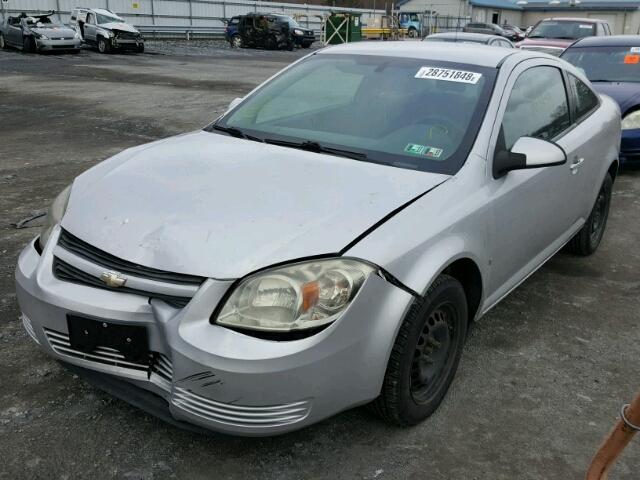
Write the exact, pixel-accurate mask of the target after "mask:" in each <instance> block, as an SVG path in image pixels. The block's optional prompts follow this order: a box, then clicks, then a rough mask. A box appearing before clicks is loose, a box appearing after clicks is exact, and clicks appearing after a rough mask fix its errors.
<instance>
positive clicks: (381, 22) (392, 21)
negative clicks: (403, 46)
mask: <svg viewBox="0 0 640 480" xmlns="http://www.w3.org/2000/svg"><path fill="white" fill-rule="evenodd" d="M406 34H407V30H406V29H404V28H400V23H399V22H398V17H397V16H395V15H382V16H380V17H376V18H375V19H374V20H373V24H372V25H367V26H366V27H363V28H362V36H363V37H365V38H367V39H368V40H399V39H401V38H404V36H405V35H406Z"/></svg>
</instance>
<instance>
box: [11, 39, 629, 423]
mask: <svg viewBox="0 0 640 480" xmlns="http://www.w3.org/2000/svg"><path fill="white" fill-rule="evenodd" d="M618 145H620V112H619V110H618V107H617V106H616V104H615V103H614V102H613V101H612V100H610V99H609V98H607V97H603V96H598V95H596V94H595V93H594V92H593V90H592V89H591V86H590V84H589V82H588V80H586V78H585V77H584V75H583V74H582V73H581V72H580V71H579V70H577V69H576V68H574V67H572V66H571V65H569V64H568V63H565V62H564V61H562V60H559V59H558V58H555V57H550V56H547V55H544V54H541V53H535V52H525V51H521V50H508V49H502V48H492V47H486V46H472V45H466V44H461V45H456V44H442V45H439V44H437V43H433V44H429V45H425V44H424V43H422V44H420V43H405V42H397V43H384V44H377V43H376V44H368V43H359V44H350V45H344V46H338V47H333V48H328V49H325V50H322V51H318V52H315V53H313V54H311V55H309V56H307V57H305V58H303V59H302V60H300V61H298V62H296V63H295V64H293V65H292V66H290V67H288V68H286V69H285V70H283V71H282V72H280V73H279V74H277V75H275V76H274V77H273V78H271V79H269V80H268V81H266V82H265V83H264V84H262V85H261V86H259V87H258V88H256V89H255V90H254V91H253V92H251V93H250V94H248V95H247V96H246V97H245V98H243V99H242V100H236V101H234V102H232V105H231V106H230V108H229V110H228V111H227V112H226V113H225V114H224V115H222V116H221V117H220V118H218V119H217V120H216V121H215V122H214V123H212V124H211V125H209V126H207V127H206V128H204V129H203V130H201V131H197V132H193V133H188V134H184V135H180V136H177V137H173V138H168V139H165V140H161V141H157V142H154V143H150V144H147V145H142V146H139V147H134V148H131V149H128V150H125V151H124V152H122V153H120V154H118V155H116V156H114V157H112V158H110V159H108V160H106V161H104V162H102V163H100V164H99V165H97V166H95V167H93V168H91V169H89V170H88V171H86V172H85V173H83V174H82V175H80V176H78V177H77V178H76V179H75V180H74V181H73V183H72V184H71V185H70V186H69V187H68V188H67V189H65V190H64V191H63V192H62V193H61V194H60V195H59V196H58V197H57V198H56V200H55V201H54V202H53V205H52V206H51V209H50V211H49V215H48V221H47V225H46V226H45V228H44V229H43V230H42V232H41V234H40V236H39V237H38V238H36V239H34V241H33V242H32V243H31V244H30V245H28V246H27V247H26V248H25V249H24V251H23V252H22V254H21V255H20V258H19V262H18V266H17V270H16V283H17V293H18V299H19V302H20V306H21V310H22V312H23V315H22V321H23V323H24V327H25V328H26V330H27V332H28V333H29V335H30V336H31V337H32V338H33V340H34V341H35V342H36V343H38V344H39V345H40V348H42V349H43V350H44V351H46V352H47V353H48V354H50V355H51V356H53V357H55V358H57V359H59V360H62V361H64V362H67V363H69V364H73V365H74V367H72V368H76V370H78V367H80V368H79V370H80V371H82V372H85V373H86V374H87V375H88V376H91V378H93V379H94V380H95V381H96V382H97V381H103V382H107V381H108V383H109V385H111V386H112V387H113V386H114V385H117V388H116V387H113V388H111V390H113V391H117V394H118V395H120V396H122V397H123V398H125V399H129V400H130V401H132V402H134V403H135V404H136V405H139V406H142V407H147V406H148V405H149V404H150V403H153V402H155V403H154V405H157V403H158V402H160V403H161V404H162V406H163V407H162V408H163V409H164V410H163V411H164V415H165V416H166V418H167V419H169V420H171V421H173V422H182V424H183V425H184V423H185V422H186V423H188V424H195V425H197V426H199V427H205V428H208V429H212V430H216V431H221V432H228V433H233V434H239V435H272V434H276V433H282V432H287V431H290V430H294V429H298V428H301V427H303V426H305V425H309V424H312V423H314V422H318V421H319V420H322V419H324V418H326V417H328V416H331V415H334V414H335V413H337V412H340V411H342V410H345V409H348V408H351V407H354V406H356V405H362V404H371V407H372V409H373V410H374V411H375V412H377V413H378V414H379V415H380V416H382V417H383V418H385V419H387V420H388V421H390V422H393V423H396V424H399V425H413V424H416V423H418V422H420V421H421V420H423V419H425V418H426V417H428V416H429V415H431V414H432V413H433V412H434V410H435V409H436V408H437V407H438V405H439V404H440V403H441V402H442V400H443V398H444V396H445V393H446V391H447V389H448V388H449V385H450V384H451V381H452V379H453V377H454V374H455V372H456V368H457V366H458V362H459V360H460V356H461V354H462V350H463V346H464V343H465V337H466V334H467V330H468V326H469V323H470V322H472V321H473V320H475V319H478V318H479V317H481V316H482V315H483V314H485V313H486V312H487V311H488V310H489V309H491V307H493V306H494V305H495V304H496V303H497V302H498V301H500V300H501V299H502V298H503V297H505V296H506V295H507V294H508V293H509V292H510V291H511V290H512V289H514V288H515V287H517V286H518V285H519V284H520V283H521V282H522V281H523V280H524V279H526V278H527V276H529V275H531V274H532V273H533V272H534V271H535V270H536V269H537V268H538V267H540V266H541V265H542V264H543V263H544V262H545V261H546V260H547V259H549V257H551V256H552V255H553V254H555V253H556V252H557V251H558V250H560V249H561V248H562V247H563V246H564V245H565V244H568V245H569V247H570V249H571V250H573V252H575V253H576V254H579V255H589V254H591V253H593V252H594V251H595V250H596V249H597V247H598V244H599V243H600V240H601V239H602V236H603V232H604V229H605V225H606V221H607V214H608V211H609V203H610V199H611V189H612V183H613V181H614V178H615V175H616V171H617V166H618V160H617V158H618ZM149 392H151V393H149ZM159 399H161V400H159ZM148 402H149V403H148ZM154 408H155V407H154ZM149 409H151V408H150V407H149ZM157 410H158V409H157V408H155V410H154V411H156V413H157Z"/></svg>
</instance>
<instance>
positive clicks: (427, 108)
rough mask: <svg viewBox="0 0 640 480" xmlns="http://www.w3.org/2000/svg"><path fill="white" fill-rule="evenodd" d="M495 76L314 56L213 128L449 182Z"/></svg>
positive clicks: (398, 61) (417, 62)
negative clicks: (306, 145) (445, 177)
mask: <svg viewBox="0 0 640 480" xmlns="http://www.w3.org/2000/svg"><path fill="white" fill-rule="evenodd" d="M495 75H496V70H495V69H492V68H485V67H478V66H476V65H466V64H455V63H449V62H434V61H430V60H424V59H408V58H394V57H377V56H365V55H332V54H320V55H318V54H317V55H314V56H312V57H309V58H308V59H306V60H304V61H302V62H300V63H299V64H297V65H296V66H294V67H293V68H291V69H289V70H287V71H285V72H284V73H283V74H281V75H279V76H278V77H276V78H275V79H274V80H272V81H271V82H269V83H267V84H266V85H265V86H264V87H262V88H261V89H260V90H258V91H257V92H256V93H254V94H253V95H251V96H250V97H248V98H247V99H246V100H245V101H244V102H242V103H241V104H240V105H239V106H238V107H236V108H235V109H234V110H232V111H231V112H230V113H229V114H227V115H226V116H225V117H223V118H222V119H221V120H220V121H219V122H217V124H216V125H217V127H218V129H219V128H220V127H226V128H232V129H237V130H236V133H238V130H240V131H242V132H243V133H244V134H245V135H250V136H251V137H255V138H254V139H257V140H265V139H266V140H267V141H274V140H275V141H280V142H282V141H287V142H297V143H302V142H314V143H315V144H316V145H321V146H322V147H327V148H331V149H341V150H342V151H345V150H348V151H349V152H350V153H355V154H357V155H359V156H360V157H361V158H360V159H361V160H364V161H370V162H375V163H382V164H388V165H393V166H396V167H402V168H412V169H417V170H423V171H432V172H439V173H449V174H453V173H455V172H456V171H457V170H458V169H459V168H460V167H461V166H462V164H463V163H464V161H465V159H466V156H467V155H468V153H469V150H470V149H471V146H472V144H473V142H474V140H475V136H476V133H477V131H478V128H479V126H480V123H481V121H482V117H483V115H484V111H485V108H486V105H487V103H488V101H489V97H490V95H491V90H492V86H493V82H494V79H495ZM209 130H210V131H215V130H214V129H213V127H211V128H210V129H209ZM352 158H353V155H352Z"/></svg>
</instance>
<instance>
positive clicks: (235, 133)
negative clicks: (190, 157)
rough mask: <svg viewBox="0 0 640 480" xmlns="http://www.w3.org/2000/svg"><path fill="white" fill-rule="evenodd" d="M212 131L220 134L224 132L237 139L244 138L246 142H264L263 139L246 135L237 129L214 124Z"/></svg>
mask: <svg viewBox="0 0 640 480" xmlns="http://www.w3.org/2000/svg"><path fill="white" fill-rule="evenodd" d="M211 129H213V130H218V131H219V132H224V133H226V134H228V135H231V136H232V137H236V138H244V139H246V140H253V141H254V142H260V143H262V142H264V140H262V139H261V138H258V137H254V136H253V135H249V134H248V133H244V132H243V131H242V130H240V129H239V128H237V127H223V126H222V125H217V124H215V123H214V124H213V125H211Z"/></svg>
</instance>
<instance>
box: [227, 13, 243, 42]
mask: <svg viewBox="0 0 640 480" xmlns="http://www.w3.org/2000/svg"><path fill="white" fill-rule="evenodd" d="M239 23H240V17H231V18H230V19H229V21H228V22H227V26H226V27H225V29H224V39H225V40H226V41H227V42H229V43H230V44H231V46H232V47H237V48H240V47H241V46H242V38H241V37H240V34H239V33H238V24H239Z"/></svg>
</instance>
